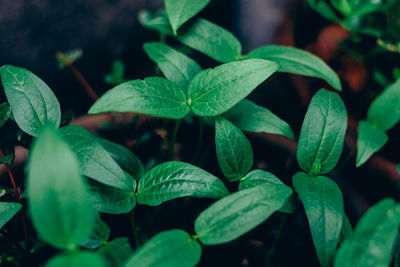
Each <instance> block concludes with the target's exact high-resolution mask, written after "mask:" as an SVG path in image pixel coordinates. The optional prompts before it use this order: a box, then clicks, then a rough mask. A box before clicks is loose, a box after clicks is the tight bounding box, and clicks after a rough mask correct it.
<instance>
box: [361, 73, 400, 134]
mask: <svg viewBox="0 0 400 267" xmlns="http://www.w3.org/2000/svg"><path fill="white" fill-rule="evenodd" d="M399 119H400V79H399V80H397V81H396V82H395V83H393V84H392V85H389V86H388V87H386V89H385V90H384V91H383V92H382V93H381V94H380V95H379V96H378V97H377V98H375V100H374V101H373V102H372V104H371V106H370V107H369V109H368V116H367V120H368V122H369V123H370V124H371V125H372V126H373V127H374V128H376V129H378V130H383V131H387V130H389V129H391V128H392V127H393V126H394V125H395V124H396V123H397V122H398V121H399Z"/></svg>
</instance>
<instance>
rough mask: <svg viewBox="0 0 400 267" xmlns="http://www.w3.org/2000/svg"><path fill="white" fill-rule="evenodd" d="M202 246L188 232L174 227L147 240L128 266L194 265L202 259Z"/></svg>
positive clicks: (173, 266) (167, 266)
mask: <svg viewBox="0 0 400 267" xmlns="http://www.w3.org/2000/svg"><path fill="white" fill-rule="evenodd" d="M200 258H201V246H200V244H199V243H198V242H197V241H196V240H193V239H192V238H191V237H190V235H189V234H188V233H186V232H185V231H182V230H178V229H174V230H169V231H165V232H161V233H159V234H157V235H155V236H154V237H153V238H151V239H150V240H149V241H147V242H146V243H145V244H144V245H143V247H141V248H140V249H139V250H138V251H137V252H136V253H135V254H134V255H133V257H132V258H131V259H130V260H129V261H128V263H127V264H126V265H125V266H126V267H131V266H132V267H192V266H196V264H197V263H198V262H199V261H200Z"/></svg>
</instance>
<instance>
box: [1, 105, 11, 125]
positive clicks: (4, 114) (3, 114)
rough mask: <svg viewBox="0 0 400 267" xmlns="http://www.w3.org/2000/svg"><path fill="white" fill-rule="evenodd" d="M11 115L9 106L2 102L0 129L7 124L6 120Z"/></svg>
mask: <svg viewBox="0 0 400 267" xmlns="http://www.w3.org/2000/svg"><path fill="white" fill-rule="evenodd" d="M10 115H11V106H10V104H8V103H7V102H4V103H2V104H1V105H0V127H1V126H3V125H4V123H6V122H7V120H8V118H9V117H10Z"/></svg>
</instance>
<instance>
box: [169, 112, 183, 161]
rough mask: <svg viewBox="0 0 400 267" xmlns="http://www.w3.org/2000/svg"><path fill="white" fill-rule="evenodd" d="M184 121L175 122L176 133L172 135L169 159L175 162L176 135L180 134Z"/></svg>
mask: <svg viewBox="0 0 400 267" xmlns="http://www.w3.org/2000/svg"><path fill="white" fill-rule="evenodd" d="M182 120H183V119H179V120H177V121H176V122H175V126H174V131H173V133H172V139H171V144H170V147H169V149H170V150H169V158H170V159H171V160H173V158H174V152H175V142H176V135H177V134H178V130H179V126H180V125H181V123H182Z"/></svg>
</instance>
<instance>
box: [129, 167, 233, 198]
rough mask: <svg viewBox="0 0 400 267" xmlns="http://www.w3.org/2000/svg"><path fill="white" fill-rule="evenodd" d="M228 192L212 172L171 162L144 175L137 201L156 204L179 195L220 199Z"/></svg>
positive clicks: (140, 181)
mask: <svg viewBox="0 0 400 267" xmlns="http://www.w3.org/2000/svg"><path fill="white" fill-rule="evenodd" d="M228 193H229V192H228V190H227V189H226V187H225V186H224V184H223V183H222V182H221V180H219V179H218V178H217V177H215V176H214V175H212V174H210V173H208V172H206V171H204V170H202V169H200V168H198V167H196V166H193V165H191V164H189V163H185V162H177V161H170V162H165V163H162V164H160V165H158V166H156V167H154V168H153V169H151V170H150V171H148V172H146V173H145V174H144V175H143V177H142V178H141V179H140V180H139V184H138V190H137V202H138V203H140V204H145V205H149V206H156V205H159V204H161V203H163V202H165V201H168V200H171V199H174V198H179V197H185V196H191V197H209V198H220V197H223V196H225V195H227V194H228Z"/></svg>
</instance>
